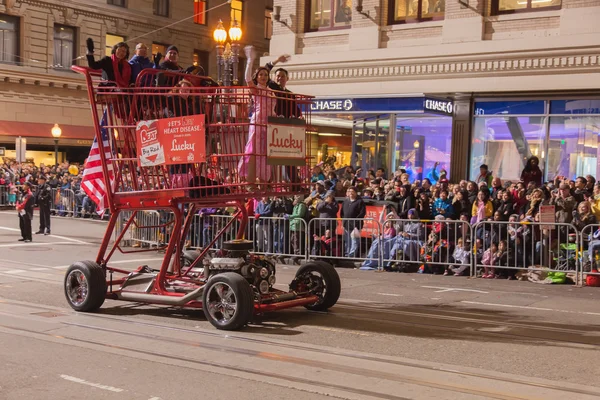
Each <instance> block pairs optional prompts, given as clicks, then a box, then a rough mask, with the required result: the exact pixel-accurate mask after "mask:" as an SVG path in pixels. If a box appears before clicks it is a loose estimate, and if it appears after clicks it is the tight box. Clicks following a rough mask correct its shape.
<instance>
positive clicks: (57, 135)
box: [50, 124, 62, 166]
mask: <svg viewBox="0 0 600 400" xmlns="http://www.w3.org/2000/svg"><path fill="white" fill-rule="evenodd" d="M50 132H51V133H52V137H54V165H56V166H58V139H59V138H60V135H62V129H60V126H58V124H54V126H53V127H52V130H51V131H50Z"/></svg>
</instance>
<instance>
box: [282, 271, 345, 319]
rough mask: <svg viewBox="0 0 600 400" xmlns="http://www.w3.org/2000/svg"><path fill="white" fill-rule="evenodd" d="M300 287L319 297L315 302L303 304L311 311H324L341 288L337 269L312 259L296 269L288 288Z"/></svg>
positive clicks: (332, 304) (295, 288) (333, 302)
mask: <svg viewBox="0 0 600 400" xmlns="http://www.w3.org/2000/svg"><path fill="white" fill-rule="evenodd" d="M300 287H302V288H304V289H305V290H307V291H309V292H310V293H312V294H314V295H317V296H318V297H319V300H318V301H317V302H316V303H313V304H308V305H306V306H304V307H306V308H307V309H309V310H312V311H325V310H327V309H328V308H330V307H333V306H334V305H335V303H337V301H338V299H339V298H340V293H341V290H342V284H341V282H340V277H339V275H338V273H337V271H336V270H335V268H333V266H332V265H331V264H329V263H327V262H324V261H312V262H309V263H306V264H304V265H303V266H302V267H300V268H299V269H298V271H297V272H296V277H295V278H294V281H293V282H292V283H291V284H290V288H291V289H292V290H298V289H299V288H300Z"/></svg>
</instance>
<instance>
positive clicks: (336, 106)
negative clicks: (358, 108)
mask: <svg viewBox="0 0 600 400" xmlns="http://www.w3.org/2000/svg"><path fill="white" fill-rule="evenodd" d="M310 109H311V111H352V110H353V109H354V102H353V101H352V99H327V100H319V99H314V100H313V102H312V104H311V105H310Z"/></svg>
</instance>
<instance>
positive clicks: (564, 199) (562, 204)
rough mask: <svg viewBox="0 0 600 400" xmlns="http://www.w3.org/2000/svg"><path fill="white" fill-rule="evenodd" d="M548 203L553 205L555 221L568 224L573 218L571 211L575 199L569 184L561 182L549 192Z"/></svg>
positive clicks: (574, 205) (575, 203)
mask: <svg viewBox="0 0 600 400" xmlns="http://www.w3.org/2000/svg"><path fill="white" fill-rule="evenodd" d="M550 205H552V206H554V215H555V216H556V222H559V223H565V224H568V223H570V222H571V221H572V220H573V211H574V210H575V207H576V206H577V201H575V198H574V197H573V196H571V191H570V188H569V185H567V184H566V183H561V184H560V186H559V187H558V189H554V190H553V191H552V192H551V198H550Z"/></svg>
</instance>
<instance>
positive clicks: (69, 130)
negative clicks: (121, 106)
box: [0, 121, 94, 141]
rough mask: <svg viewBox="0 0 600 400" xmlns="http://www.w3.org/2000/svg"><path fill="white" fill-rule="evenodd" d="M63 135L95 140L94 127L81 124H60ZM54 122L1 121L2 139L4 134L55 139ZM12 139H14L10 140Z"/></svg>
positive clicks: (0, 136)
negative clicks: (53, 132)
mask: <svg viewBox="0 0 600 400" xmlns="http://www.w3.org/2000/svg"><path fill="white" fill-rule="evenodd" d="M59 126H60V129H62V135H61V136H60V139H61V140H62V139H79V140H84V141H88V140H94V127H92V126H80V125H60V124H59ZM52 127H54V124H40V123H36V122H16V121H0V140H1V139H2V137H3V136H4V138H3V139H4V141H6V138H5V137H6V136H12V137H18V136H22V137H26V138H43V139H51V140H52V139H54V138H53V137H52V134H51V133H50V131H51V129H52ZM10 141H12V140H10Z"/></svg>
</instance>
